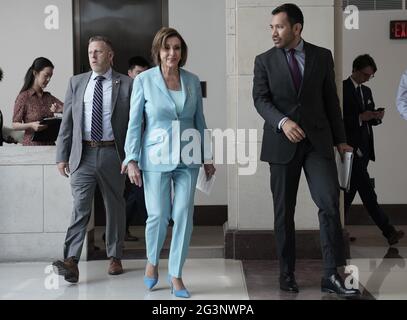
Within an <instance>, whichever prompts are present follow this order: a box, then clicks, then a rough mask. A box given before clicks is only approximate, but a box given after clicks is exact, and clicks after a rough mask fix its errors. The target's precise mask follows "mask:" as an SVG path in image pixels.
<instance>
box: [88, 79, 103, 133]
mask: <svg viewBox="0 0 407 320" xmlns="http://www.w3.org/2000/svg"><path fill="white" fill-rule="evenodd" d="M103 80H105V77H103V76H97V77H96V85H95V91H94V92H93V104H92V126H91V130H90V137H91V139H92V141H101V140H102V137H103V84H102V82H103Z"/></svg>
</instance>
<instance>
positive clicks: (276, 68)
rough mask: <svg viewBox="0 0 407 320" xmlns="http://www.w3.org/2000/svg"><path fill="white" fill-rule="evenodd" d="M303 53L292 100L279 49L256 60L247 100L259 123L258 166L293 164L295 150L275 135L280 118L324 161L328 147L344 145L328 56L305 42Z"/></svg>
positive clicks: (281, 134)
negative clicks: (250, 96)
mask: <svg viewBox="0 0 407 320" xmlns="http://www.w3.org/2000/svg"><path fill="white" fill-rule="evenodd" d="M304 50H305V69H304V76H303V82H302V86H301V88H300V91H299V93H298V94H297V92H296V89H295V86H294V82H293V80H292V77H291V74H290V69H289V66H288V62H287V58H286V55H285V52H284V50H283V49H278V48H275V47H274V48H272V49H270V50H268V51H267V52H265V53H263V54H260V55H259V56H257V57H256V60H255V67H254V80H253V99H254V105H255V107H256V109H257V111H258V113H259V114H260V115H261V116H262V117H263V119H264V120H265V123H264V127H263V129H264V134H263V143H262V150H261V155H260V159H261V160H262V161H266V162H270V163H275V164H287V163H289V162H290V161H291V160H292V159H293V158H294V155H295V152H296V149H297V144H295V143H292V142H290V141H289V140H288V138H287V137H286V135H285V134H284V132H282V131H281V130H279V129H278V123H279V122H280V120H281V119H283V118H284V117H286V116H287V117H289V118H290V119H291V120H293V121H295V122H296V123H297V124H298V125H299V126H300V127H301V128H302V129H303V130H304V131H305V134H306V135H307V138H308V139H309V141H310V142H311V144H312V145H313V147H314V148H315V149H316V151H317V152H319V153H321V154H322V155H324V156H326V157H328V158H333V145H337V144H339V143H343V142H346V136H345V129H344V125H343V121H342V116H341V110H340V107H339V99H338V95H337V92H336V84H335V74H334V63H333V59H332V54H331V52H330V51H329V50H328V49H325V48H321V47H317V46H315V45H312V44H310V43H306V42H304Z"/></svg>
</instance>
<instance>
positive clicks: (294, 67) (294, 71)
mask: <svg viewBox="0 0 407 320" xmlns="http://www.w3.org/2000/svg"><path fill="white" fill-rule="evenodd" d="M288 52H289V54H290V60H289V63H288V64H289V66H290V71H291V76H292V77H293V80H294V86H295V89H296V90H297V92H299V91H300V87H301V82H302V74H301V70H300V67H299V66H298V61H297V59H296V58H295V49H290V51H288Z"/></svg>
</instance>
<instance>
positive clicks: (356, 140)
mask: <svg viewBox="0 0 407 320" xmlns="http://www.w3.org/2000/svg"><path fill="white" fill-rule="evenodd" d="M362 93H363V99H364V102H365V104H364V110H370V111H373V110H374V109H375V104H374V101H373V96H372V90H370V88H369V87H366V86H364V85H362ZM356 94H357V93H356V90H355V86H354V85H353V82H352V80H351V79H350V78H348V79H346V80H344V81H343V119H344V122H345V131H346V138H347V140H348V143H349V144H350V145H351V146H352V147H353V148H354V150H355V152H356V150H357V149H358V148H359V149H360V150H361V151H362V153H363V152H364V151H365V152H367V153H368V154H367V156H368V158H369V159H370V160H372V161H374V160H375V152H374V141H373V130H372V126H376V125H378V124H380V123H381V121H377V120H371V121H369V122H365V123H363V125H362V126H361V125H360V123H359V114H361V113H362V112H363V109H361V106H360V105H359V104H360V103H359V100H358V98H357V96H356ZM368 128H369V129H368ZM367 130H369V132H370V133H369V134H368V132H367ZM364 137H366V138H364Z"/></svg>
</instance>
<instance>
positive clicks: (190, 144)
mask: <svg viewBox="0 0 407 320" xmlns="http://www.w3.org/2000/svg"><path fill="white" fill-rule="evenodd" d="M180 77H181V86H182V91H183V94H184V105H183V108H182V110H181V112H180V114H177V111H176V106H175V103H174V101H173V100H172V98H171V96H170V94H169V92H168V89H167V86H166V84H165V81H164V78H163V76H162V74H161V70H160V67H154V68H152V69H150V70H147V71H145V72H143V73H141V74H140V75H138V76H137V77H136V79H135V80H134V83H133V91H132V95H131V100H130V118H129V125H128V129H127V135H126V142H125V147H124V150H125V152H126V158H125V160H124V164H127V163H128V162H129V161H131V160H134V161H136V162H138V165H139V167H140V169H142V170H145V171H156V172H168V171H172V170H174V169H175V168H176V167H177V166H178V165H179V164H180V163H181V160H182V162H183V163H184V164H185V165H186V166H187V167H190V168H193V167H200V166H201V165H202V163H203V161H204V159H205V160H206V159H210V158H211V154H210V151H207V150H209V149H208V148H204V143H203V141H204V130H205V129H206V128H207V127H206V123H205V117H204V115H203V107H202V93H201V86H200V81H199V78H198V77H197V76H196V75H194V74H193V73H191V72H188V71H186V70H183V69H180ZM143 115H144V120H145V127H144V132H142V127H143V126H142V122H143ZM188 129H192V130H188ZM181 153H182V154H183V155H187V157H184V156H182V155H181ZM191 160H192V161H191Z"/></svg>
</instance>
